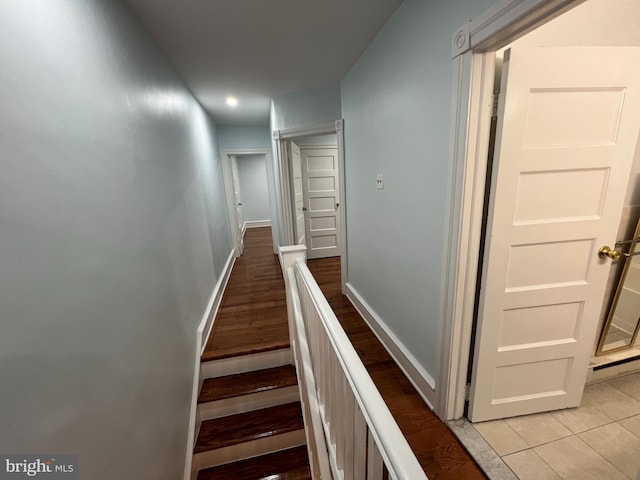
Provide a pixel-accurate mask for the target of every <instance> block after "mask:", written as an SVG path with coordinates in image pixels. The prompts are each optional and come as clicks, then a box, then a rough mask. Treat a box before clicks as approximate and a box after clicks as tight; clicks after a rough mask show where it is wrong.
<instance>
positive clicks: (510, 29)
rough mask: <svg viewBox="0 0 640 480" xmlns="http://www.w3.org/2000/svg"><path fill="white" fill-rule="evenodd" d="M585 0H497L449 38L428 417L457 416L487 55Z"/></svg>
mask: <svg viewBox="0 0 640 480" xmlns="http://www.w3.org/2000/svg"><path fill="white" fill-rule="evenodd" d="M584 1H586V0H500V1H498V2H497V3H496V4H494V5H493V6H492V7H490V8H489V9H487V10H486V11H484V12H483V13H481V14H480V15H478V16H477V17H476V18H474V19H473V20H471V21H469V22H467V23H466V24H464V25H463V26H462V27H460V28H459V29H458V30H456V31H455V32H454V33H453V38H452V67H453V75H452V104H451V105H452V113H451V126H450V145H449V179H450V180H449V182H450V183H449V192H448V195H449V211H448V215H447V225H446V231H447V232H448V237H449V239H450V241H449V243H448V244H447V245H446V247H445V252H444V254H445V259H446V261H445V272H444V273H445V283H444V296H443V306H442V311H443V315H444V316H443V318H444V325H443V329H442V334H441V345H442V351H441V352H440V353H441V355H440V369H439V372H438V380H437V382H436V384H437V385H438V389H437V399H436V406H435V407H436V408H435V411H436V413H437V415H438V416H439V417H440V418H442V419H443V420H452V419H457V418H460V417H462V416H463V415H464V404H465V397H466V392H467V374H468V371H469V354H470V350H471V335H472V326H473V309H474V304H475V293H476V283H477V274H478V262H479V250H480V240H481V237H482V209H483V206H484V190H485V174H486V164H487V152H488V146H489V130H490V122H491V114H492V109H493V105H492V102H493V71H494V66H495V62H494V60H495V58H494V55H493V52H495V51H496V50H499V49H500V48H502V47H504V46H506V45H508V44H509V43H511V42H513V41H514V40H517V39H518V38H520V37H521V36H523V35H525V34H526V33H528V32H530V31H531V30H534V29H535V28H537V27H539V26H540V25H543V24H544V23H546V22H548V21H549V20H552V19H553V18H555V17H557V16H559V15H561V14H562V13H565V12H566V11H568V10H570V9H572V8H573V7H575V6H577V5H579V4H581V3H583V2H584Z"/></svg>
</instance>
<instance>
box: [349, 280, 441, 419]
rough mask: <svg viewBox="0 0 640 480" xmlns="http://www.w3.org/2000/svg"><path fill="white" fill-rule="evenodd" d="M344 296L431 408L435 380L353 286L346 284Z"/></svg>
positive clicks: (433, 398) (433, 401)
mask: <svg viewBox="0 0 640 480" xmlns="http://www.w3.org/2000/svg"><path fill="white" fill-rule="evenodd" d="M345 289H346V293H345V295H346V296H347V298H348V299H349V301H350V302H351V303H352V304H353V306H354V307H355V309H356V310H357V311H358V313H359V314H360V316H361V317H362V318H363V319H364V320H365V322H367V324H368V325H369V328H371V330H372V331H373V333H374V334H375V335H376V337H378V340H380V342H381V343H382V345H383V346H384V348H385V349H386V350H387V352H389V355H391V356H392V357H393V359H394V360H395V361H396V363H397V364H398V366H399V367H400V369H401V370H402V371H403V372H404V374H405V375H406V376H407V378H408V379H409V381H410V382H411V384H412V385H413V386H414V387H415V388H416V390H417V392H418V394H420V396H421V397H422V399H423V400H424V401H425V402H426V403H427V405H429V407H430V408H433V405H434V404H435V401H436V391H435V387H436V384H435V380H434V379H433V377H431V375H429V373H427V371H426V370H425V369H424V368H422V366H421V365H420V362H418V360H417V359H416V358H415V357H414V356H413V354H412V353H411V352H410V351H409V350H408V349H407V347H405V346H404V344H403V343H402V342H401V341H400V339H398V337H396V335H395V334H394V333H393V332H392V331H391V329H390V328H389V327H388V326H387V325H386V323H385V322H384V320H382V318H380V316H379V315H378V314H377V313H376V312H375V311H374V310H373V308H371V306H370V305H369V304H368V303H367V302H366V301H365V300H364V299H363V298H362V296H361V295H360V294H359V293H358V291H357V290H356V289H355V288H353V285H351V284H350V283H347V284H346V285H345Z"/></svg>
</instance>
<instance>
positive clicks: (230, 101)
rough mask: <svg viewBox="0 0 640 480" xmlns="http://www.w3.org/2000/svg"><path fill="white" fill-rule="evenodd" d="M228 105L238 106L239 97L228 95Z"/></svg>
mask: <svg viewBox="0 0 640 480" xmlns="http://www.w3.org/2000/svg"><path fill="white" fill-rule="evenodd" d="M227 105H229V106H230V107H237V106H238V99H237V98H236V97H227Z"/></svg>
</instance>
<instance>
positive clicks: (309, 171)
mask: <svg viewBox="0 0 640 480" xmlns="http://www.w3.org/2000/svg"><path fill="white" fill-rule="evenodd" d="M301 157H302V190H303V195H304V203H305V205H306V208H307V211H306V221H305V227H306V238H307V243H306V245H307V258H309V259H313V258H326V257H336V256H339V255H340V253H341V252H340V218H339V217H338V215H339V209H340V197H339V187H338V150H337V148H303V149H301Z"/></svg>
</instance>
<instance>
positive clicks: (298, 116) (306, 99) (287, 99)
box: [271, 83, 341, 131]
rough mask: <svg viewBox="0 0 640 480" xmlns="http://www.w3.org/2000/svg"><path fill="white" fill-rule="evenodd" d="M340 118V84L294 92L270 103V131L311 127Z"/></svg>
mask: <svg viewBox="0 0 640 480" xmlns="http://www.w3.org/2000/svg"><path fill="white" fill-rule="evenodd" d="M340 117H341V103H340V84H339V83H334V84H332V85H327V86H325V87H321V88H316V89H313V90H305V91H303V92H296V93H292V94H290V95H284V96H282V97H275V98H274V99H273V100H272V101H271V130H272V131H273V130H284V129H288V128H299V127H311V126H314V125H318V124H320V123H324V122H333V121H334V120H337V119H339V118H340Z"/></svg>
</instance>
